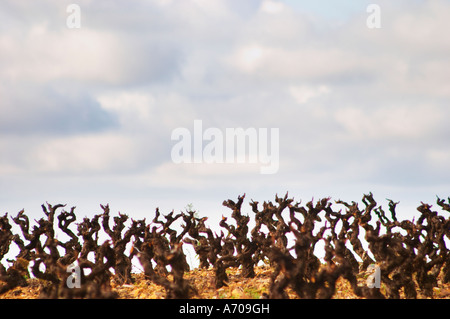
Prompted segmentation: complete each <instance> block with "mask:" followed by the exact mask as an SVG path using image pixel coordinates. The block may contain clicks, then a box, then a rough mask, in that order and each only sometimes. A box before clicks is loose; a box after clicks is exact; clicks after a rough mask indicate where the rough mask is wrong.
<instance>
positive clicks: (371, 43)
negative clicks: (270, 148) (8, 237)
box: [0, 0, 450, 224]
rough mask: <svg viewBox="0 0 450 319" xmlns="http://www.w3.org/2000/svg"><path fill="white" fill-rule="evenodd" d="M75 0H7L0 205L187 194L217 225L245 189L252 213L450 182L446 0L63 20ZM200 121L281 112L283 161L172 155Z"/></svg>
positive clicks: (437, 192) (148, 202)
mask: <svg viewBox="0 0 450 319" xmlns="http://www.w3.org/2000/svg"><path fill="white" fill-rule="evenodd" d="M71 3H73V2H72V1H61V0H39V1H23V0H2V1H1V3H0V70H1V72H0V150H1V153H0V213H1V214H2V215H3V214H4V213H6V212H8V213H9V214H10V215H12V216H15V215H16V214H17V212H18V211H20V210H21V209H25V212H26V213H27V214H28V215H30V216H34V217H35V218H39V217H42V211H41V208H40V205H41V204H43V203H45V202H49V203H52V204H57V203H62V204H67V206H68V207H72V206H76V207H77V210H76V212H77V214H78V215H77V216H79V218H80V219H81V218H82V217H84V216H93V215H94V214H98V213H101V212H102V211H101V209H100V204H106V203H109V204H110V207H111V211H112V212H113V213H116V212H119V211H120V212H121V213H125V214H128V215H129V216H131V217H133V218H135V219H137V218H143V217H146V216H152V214H153V213H154V211H155V209H156V207H159V208H160V210H161V211H162V212H163V213H168V212H170V211H172V210H175V211H177V212H178V211H180V210H184V209H185V207H186V206H187V205H189V204H192V207H194V208H195V209H197V210H198V212H199V214H200V215H202V216H208V217H209V218H210V220H211V223H212V224H214V222H215V220H219V219H220V216H221V215H222V214H228V213H230V211H229V209H228V208H226V207H223V206H222V202H223V201H224V200H228V199H233V200H236V199H237V197H238V196H239V195H242V194H244V193H245V194H246V201H245V203H244V212H246V211H248V212H251V210H250V206H249V205H248V202H249V201H250V200H251V199H253V200H255V201H259V202H260V203H262V202H263V201H274V198H275V195H276V194H278V195H280V196H281V195H284V194H285V193H286V192H288V193H289V196H290V197H293V198H294V199H295V200H296V201H302V203H306V202H307V201H310V200H312V199H314V200H318V199H320V198H323V197H331V198H332V199H334V200H338V199H342V200H345V201H349V202H351V201H360V200H361V198H362V196H363V194H367V193H369V192H372V193H373V194H374V198H375V199H376V200H377V202H378V204H380V205H382V206H383V207H385V208H387V201H386V199H387V198H389V199H393V200H394V201H399V202H400V204H399V205H398V210H399V214H401V216H400V217H401V218H408V219H410V218H412V217H413V216H417V211H416V210H415V208H416V207H417V206H419V205H420V202H421V201H424V202H427V203H431V204H435V201H436V196H439V197H441V198H447V197H448V196H450V194H449V193H448V191H449V190H450V182H449V181H450V170H449V169H448V168H449V163H450V138H449V137H450V126H449V125H448V119H449V118H450V106H449V101H450V72H448V71H449V70H450V59H449V58H448V57H449V56H450V37H449V36H448V30H450V19H449V17H450V1H448V0H435V1H405V0H399V1H395V2H393V1H354V0H352V1H339V2H337V1H332V0H327V1H325V0H322V1H304V0H298V1H297V0H285V1H281V0H280V1H276V0H246V1H238V0H134V1H111V0H95V1H94V0H80V1H77V2H76V4H78V6H79V8H80V15H79V17H80V28H69V27H68V24H67V20H68V18H69V17H70V16H71V14H72V11H69V12H68V11H67V7H68V6H69V5H70V4H71ZM371 3H374V4H377V5H378V6H379V8H380V11H379V13H380V15H379V18H380V20H379V21H380V26H381V28H369V27H368V26H367V20H368V18H369V17H370V15H371V14H372V13H371V12H368V11H367V7H368V5H369V4H371ZM195 120H201V121H202V124H203V127H204V128H205V129H206V128H215V129H218V130H219V131H222V132H225V131H226V129H227V128H238V127H240V128H244V129H247V128H254V129H256V130H258V129H260V128H277V129H279V143H278V145H277V147H278V149H279V169H278V171H277V172H276V173H274V174H261V172H260V170H259V168H260V167H259V166H258V165H255V164H249V163H243V164H242V163H213V164H210V163H205V162H203V163H181V164H179V163H174V161H173V159H172V158H171V150H172V148H173V147H174V144H175V141H173V140H172V139H171V134H172V132H173V131H174V130H175V129H177V128H187V129H188V130H191V131H193V127H194V121H195ZM361 205H362V204H361ZM436 206H437V205H434V207H436ZM361 207H362V206H361Z"/></svg>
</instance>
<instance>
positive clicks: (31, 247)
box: [0, 193, 450, 299]
mask: <svg viewBox="0 0 450 319" xmlns="http://www.w3.org/2000/svg"><path fill="white" fill-rule="evenodd" d="M244 200H245V195H243V196H239V197H238V199H237V201H233V200H227V201H224V202H223V205H224V206H226V207H228V208H229V209H230V210H231V213H230V215H227V216H223V217H222V219H221V220H220V222H219V224H218V225H215V227H214V228H211V227H210V226H208V223H207V220H208V218H207V217H200V216H198V213H196V212H195V211H194V210H193V209H187V210H186V211H185V212H180V213H175V212H173V211H172V212H170V213H168V214H167V215H164V214H162V213H160V211H159V209H156V211H155V212H154V213H153V214H152V215H151V216H149V218H146V219H142V220H134V219H132V218H129V217H128V216H127V215H125V214H121V213H119V214H118V215H115V216H112V215H111V213H110V207H109V205H100V206H101V209H102V211H103V212H102V213H100V214H97V215H94V216H93V217H92V218H87V217H85V218H83V219H82V220H77V217H76V215H75V207H72V208H71V209H70V210H68V211H67V210H66V209H65V205H60V204H58V205H51V204H48V203H47V204H46V205H42V210H43V214H44V216H43V217H42V218H41V219H39V220H35V221H34V223H32V224H30V219H29V217H28V216H27V215H26V214H25V212H24V211H20V212H19V213H18V214H17V215H16V216H8V214H7V213H6V214H5V215H3V216H1V217H0V262H1V264H0V298H2V296H3V297H4V296H8V298H11V295H8V294H10V293H11V292H13V291H18V292H17V293H16V294H13V297H14V296H16V297H17V298H20V291H21V290H20V289H24V288H25V287H27V289H28V290H29V291H33V296H34V297H35V298H270V299H278V298H307V299H310V298H341V297H346V296H343V295H342V290H343V289H345V290H346V291H347V292H348V293H349V294H350V295H351V296H352V297H355V298H445V297H448V295H450V293H448V291H449V290H448V288H449V287H450V251H449V249H448V248H447V246H446V245H448V243H449V239H450V218H449V217H448V215H449V213H450V198H449V199H447V201H445V200H442V199H440V198H437V201H436V204H437V206H438V207H439V210H440V211H441V213H439V212H437V211H435V210H433V209H432V205H429V204H425V203H421V204H420V206H419V207H417V211H418V212H419V216H418V218H417V220H414V219H412V220H398V219H397V213H396V206H397V204H398V203H396V202H394V201H392V200H388V208H387V210H385V209H383V207H382V206H381V205H378V204H377V202H376V201H375V199H374V198H373V195H372V194H371V193H369V194H367V195H364V196H363V198H362V204H361V203H357V202H351V203H348V202H345V201H341V200H338V201H331V199H330V198H324V199H320V200H318V201H309V202H307V203H306V204H304V205H302V204H301V203H300V202H294V200H293V199H291V198H289V197H288V194H286V196H284V197H278V196H275V201H274V202H271V201H269V202H264V203H262V204H260V203H259V202H256V201H253V200H252V201H250V202H249V203H248V204H249V205H250V210H251V212H250V214H248V215H246V214H244V213H243V212H242V205H243V203H244ZM360 206H361V207H360ZM247 207H248V206H247ZM336 207H337V208H336ZM111 219H112V220H111ZM14 229H17V231H15V230H14ZM13 246H14V249H16V250H17V251H18V253H17V255H16V256H15V257H14V258H13V259H10V258H6V255H7V254H8V253H10V252H11V251H12V249H11V248H12V247H13ZM320 247H323V248H320ZM187 248H189V249H191V250H193V251H194V252H195V256H196V258H197V259H198V262H199V265H198V267H195V268H193V267H192V265H190V263H189V262H188V257H187V254H186V250H187ZM134 263H137V264H138V265H139V267H140V269H141V270H142V271H141V272H140V273H135V272H133V271H132V269H133V264H134ZM75 268H76V269H77V270H78V274H77V276H78V277H76V278H75V277H74V272H73V271H72V269H75ZM373 269H377V271H378V276H379V282H380V285H378V286H377V285H370V284H368V283H369V282H370V280H367V278H368V277H370V278H373V277H374V275H373V274H369V273H370V271H371V270H373ZM368 274H369V275H368ZM74 281H78V282H79V285H76V286H73V285H71V284H70V283H73V282H74ZM227 287H231V289H230V290H226V289H227ZM17 289H19V290H17ZM206 291H208V292H209V293H210V294H208V295H206V294H205V293H206ZM240 292H241V293H240Z"/></svg>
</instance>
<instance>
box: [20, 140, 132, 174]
mask: <svg viewBox="0 0 450 319" xmlns="http://www.w3.org/2000/svg"><path fill="white" fill-rule="evenodd" d="M26 153H27V156H28V160H27V166H28V171H32V172H37V173H49V174H54V173H62V174H69V175H70V174H92V173H94V174H96V173H99V174H105V173H107V174H112V175H114V174H120V173H122V172H123V171H126V170H133V169H134V168H135V165H136V164H137V163H136V160H137V158H136V154H137V145H136V144H135V143H134V142H133V140H132V139H131V138H128V137H126V136H122V135H117V134H101V135H84V136H83V135H82V136H74V137H67V138H54V139H50V140H44V141H42V142H40V143H38V144H37V145H34V146H33V147H30V149H29V150H27V152H26Z"/></svg>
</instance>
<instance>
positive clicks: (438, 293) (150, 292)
mask: <svg viewBox="0 0 450 319" xmlns="http://www.w3.org/2000/svg"><path fill="white" fill-rule="evenodd" d="M255 272H256V276H255V277H254V278H242V277H241V276H240V275H239V270H238V269H233V268H230V269H228V270H227V273H228V277H229V282H228V286H226V287H222V288H220V289H216V288H215V287H214V270H213V269H212V268H210V269H193V270H191V271H190V272H187V273H186V274H185V278H186V279H187V280H189V281H190V282H191V284H192V285H193V286H194V287H195V288H196V290H197V294H196V295H194V296H193V298H196V299H259V298H264V297H265V296H267V294H268V292H269V286H270V274H271V273H272V269H271V268H270V267H268V266H261V267H256V269H255ZM133 276H134V278H135V282H134V284H132V285H122V286H118V285H115V284H114V282H112V283H111V285H112V287H113V289H114V290H115V291H117V293H118V295H119V298H120V299H163V298H164V297H165V291H164V289H163V288H162V287H160V286H158V285H156V284H154V283H152V282H151V281H149V280H147V279H145V277H144V275H143V274H133ZM359 281H360V285H364V284H365V281H366V279H365V277H364V276H362V275H361V276H360V278H359ZM438 283H439V287H435V288H434V289H433V292H434V295H433V298H435V299H450V284H442V283H441V282H440V281H439V282H438ZM39 290H40V284H39V280H38V279H30V280H29V285H28V286H27V287H17V288H15V289H13V290H10V291H8V292H7V293H5V294H3V295H0V299H36V298H38V296H39ZM381 290H382V292H383V285H382V286H381ZM287 292H288V294H289V298H292V299H295V298H298V296H297V295H296V294H295V293H294V292H293V291H292V290H290V289H287ZM418 297H419V298H425V297H424V296H423V295H421V294H420V291H419V292H418ZM333 298H335V299H356V298H358V297H357V296H356V295H355V294H353V292H352V289H351V287H350V285H349V283H348V282H347V281H346V280H344V279H342V278H340V279H339V280H338V282H337V285H336V293H335V295H334V296H333Z"/></svg>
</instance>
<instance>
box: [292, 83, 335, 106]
mask: <svg viewBox="0 0 450 319" xmlns="http://www.w3.org/2000/svg"><path fill="white" fill-rule="evenodd" d="M330 91H331V90H330V88H329V87H327V86H326V85H320V86H318V87H312V86H290V87H289V93H290V94H291V95H292V96H293V97H294V99H295V100H296V101H297V103H299V104H305V103H307V102H308V101H309V100H311V99H313V98H315V97H318V96H320V95H324V94H328V93H330Z"/></svg>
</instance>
